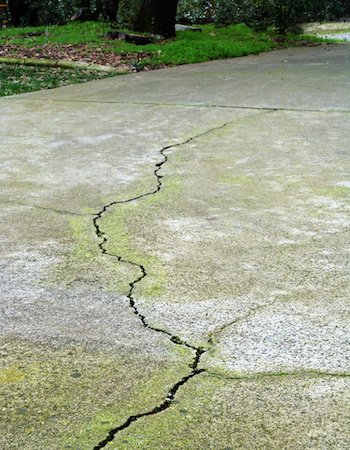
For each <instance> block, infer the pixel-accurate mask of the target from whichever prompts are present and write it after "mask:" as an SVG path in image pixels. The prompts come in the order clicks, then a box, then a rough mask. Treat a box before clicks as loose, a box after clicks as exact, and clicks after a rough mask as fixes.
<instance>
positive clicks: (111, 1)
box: [105, 0, 119, 22]
mask: <svg viewBox="0 0 350 450" xmlns="http://www.w3.org/2000/svg"><path fill="white" fill-rule="evenodd" d="M118 6H119V0H105V11H106V13H107V15H108V18H109V20H110V22H116V21H117V13H118Z"/></svg>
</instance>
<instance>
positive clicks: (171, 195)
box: [99, 177, 182, 298]
mask: <svg viewBox="0 0 350 450" xmlns="http://www.w3.org/2000/svg"><path fill="white" fill-rule="evenodd" d="M177 178H179V177H177ZM177 178H176V177H174V179H171V180H169V182H168V181H167V182H166V187H164V186H163V187H162V189H161V190H160V191H158V192H156V193H154V194H151V195H149V196H147V197H144V198H142V199H137V200H135V201H131V202H128V203H120V204H116V205H113V206H112V207H111V208H110V209H108V210H107V211H106V212H105V213H104V214H103V216H102V217H101V219H99V227H100V229H101V231H102V232H103V233H104V237H106V239H107V242H106V244H105V248H106V251H107V253H108V254H110V255H115V256H117V257H120V258H121V259H122V261H124V262H129V263H131V265H134V264H137V265H140V266H142V267H144V268H145V270H146V273H147V276H146V277H145V278H143V279H142V280H141V281H140V282H139V283H137V285H136V286H135V289H136V290H137V295H139V296H142V297H145V298H152V297H154V296H157V295H159V294H160V293H161V292H162V290H163V286H164V284H165V282H166V279H167V271H166V269H165V267H164V265H163V263H162V262H161V261H160V259H159V258H158V257H157V256H155V255H154V254H152V253H150V251H148V249H149V248H151V247H152V243H153V242H155V241H156V237H155V235H154V231H153V226H152V225H153V223H152V221H151V219H152V214H153V212H154V210H155V209H156V208H157V207H159V204H161V203H163V202H165V203H169V202H172V201H173V200H174V199H175V198H176V197H177V196H178V195H180V192H181V190H182V187H181V183H180V180H179V179H177ZM134 267H135V266H134Z"/></svg>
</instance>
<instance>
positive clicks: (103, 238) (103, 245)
mask: <svg viewBox="0 0 350 450" xmlns="http://www.w3.org/2000/svg"><path fill="white" fill-rule="evenodd" d="M226 125H227V124H226V123H225V124H224V125H221V126H218V127H215V128H212V129H210V130H207V131H205V132H203V133H200V134H198V135H196V136H193V137H190V138H189V139H187V140H186V141H184V142H181V143H177V144H173V145H169V146H167V147H163V148H162V149H161V150H160V154H161V156H162V157H163V161H161V162H158V163H156V164H155V167H156V168H155V170H154V176H155V177H156V188H155V189H154V190H153V191H150V192H146V193H144V194H141V195H139V196H137V197H133V198H129V199H127V200H120V201H115V202H111V203H109V204H108V205H105V206H104V207H103V208H102V209H101V211H100V212H98V213H97V214H96V215H95V216H94V218H93V220H92V221H93V225H94V228H95V233H96V236H97V237H98V238H99V239H100V242H99V244H98V246H99V248H100V250H101V252H102V253H103V254H104V255H108V256H111V257H113V258H116V259H117V260H118V261H119V262H122V263H126V264H129V265H132V266H134V267H138V268H139V270H140V272H141V275H140V276H139V277H138V278H136V279H135V280H133V281H132V282H130V283H129V286H130V289H129V292H128V294H127V298H128V299H129V306H130V308H131V309H132V310H133V311H134V314H135V315H136V316H137V317H138V318H139V319H140V321H141V322H142V324H143V326H144V327H145V328H149V329H150V330H153V331H155V332H157V333H162V334H165V335H167V336H168V337H169V339H170V341H171V342H173V343H174V344H175V345H183V346H185V347H188V348H190V349H192V350H194V351H195V356H194V358H193V362H192V363H191V364H190V368H191V369H192V370H191V372H190V373H189V374H188V375H187V376H185V377H183V378H182V379H181V380H180V381H178V382H177V383H176V384H174V386H173V387H172V388H171V389H170V390H169V392H168V394H167V396H166V398H165V400H164V401H163V402H162V403H161V404H160V405H159V406H157V407H155V408H154V409H152V410H151V411H149V412H146V413H143V414H137V415H132V416H129V418H128V419H127V420H126V421H125V422H124V423H123V424H122V425H120V426H119V427H116V428H113V429H112V430H110V431H109V433H108V436H107V437H106V438H105V439H104V440H103V441H101V442H100V443H99V444H98V445H96V446H95V447H94V449H93V450H100V449H102V448H103V447H105V446H106V445H107V444H108V442H111V441H112V440H113V439H114V436H115V435H116V434H117V433H118V432H119V431H121V430H124V429H125V428H127V427H128V426H129V425H130V424H132V423H133V422H135V421H136V420H138V419H140V418H141V417H145V416H151V415H153V414H158V413H160V412H162V411H164V410H166V409H167V408H169V407H170V406H171V404H172V402H173V400H174V397H175V395H176V393H177V391H178V389H179V388H180V387H181V386H183V385H184V384H185V383H187V381H188V380H190V379H191V378H193V377H195V376H196V375H199V374H200V373H202V372H204V371H205V369H198V366H199V362H200V358H201V356H202V355H203V353H204V352H205V351H206V350H205V349H204V348H203V347H196V346H194V345H191V344H189V343H188V342H186V341H185V340H183V339H181V338H180V337H179V336H176V335H173V334H172V333H170V332H169V331H166V330H163V329H161V328H156V327H153V326H151V325H150V324H149V323H148V322H147V319H146V317H145V316H144V315H143V314H141V313H140V312H139V310H138V308H137V305H136V302H135V299H134V296H133V292H134V289H135V286H136V284H137V283H139V282H140V281H141V280H143V279H144V278H145V277H146V276H147V272H146V269H145V267H144V266H143V265H141V264H137V263H135V262H133V261H128V260H126V259H123V258H122V257H121V256H118V255H114V254H112V253H108V251H107V249H106V244H107V241H108V239H107V237H106V234H105V233H104V232H103V231H102V229H101V227H100V225H99V224H98V221H99V219H101V218H102V216H103V214H104V213H105V212H106V211H107V210H108V209H109V208H110V207H112V206H114V205H117V204H125V203H130V202H132V201H136V200H139V199H141V198H143V197H147V196H150V195H155V194H157V192H159V191H160V190H161V187H162V182H161V179H162V178H163V177H162V176H161V175H159V173H158V172H159V171H160V169H161V168H162V166H163V165H164V164H165V163H166V162H167V160H168V157H167V156H166V155H165V154H164V152H165V151H166V150H169V149H170V148H174V147H179V146H181V145H185V144H187V143H189V142H190V141H192V140H193V139H196V138H198V137H200V136H203V135H205V134H208V133H210V132H212V131H215V130H219V129H221V128H224V127H225V126H226Z"/></svg>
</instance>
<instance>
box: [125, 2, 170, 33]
mask: <svg viewBox="0 0 350 450" xmlns="http://www.w3.org/2000/svg"><path fill="white" fill-rule="evenodd" d="M177 4H178V0H143V2H142V5H141V9H140V11H139V14H138V16H137V19H136V21H135V23H134V30H135V31H146V32H152V33H155V34H160V35H161V36H165V37H172V36H175V17H176V9H177Z"/></svg>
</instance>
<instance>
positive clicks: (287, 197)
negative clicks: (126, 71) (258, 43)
mask: <svg viewBox="0 0 350 450" xmlns="http://www.w3.org/2000/svg"><path fill="white" fill-rule="evenodd" d="M349 56H350V46H349V45H348V44H341V45H339V46H327V47H316V48H305V49H288V50H285V51H279V52H271V53H266V54H262V55H260V56H250V57H246V58H237V59H235V60H227V61H214V62H212V63H205V64H200V65H195V66H183V67H180V68H172V69H167V70H162V71H155V72H149V73H139V74H133V75H128V76H125V77H118V78H113V79H108V80H101V81H97V82H92V83H88V84H85V85H78V86H69V87H64V88H60V89H57V90H53V91H45V92H43V91H42V92H38V93H33V94H25V95H20V96H16V97H11V98H7V99H2V100H1V101H0V110H1V125H0V126H1V150H2V151H1V153H2V157H3V162H2V181H3V188H2V193H3V197H2V211H3V219H2V225H3V226H2V229H3V231H4V232H3V233H2V241H3V250H2V261H3V270H2V274H3V278H2V280H1V291H2V300H1V311H2V316H1V330H0V333H1V337H2V346H1V366H0V383H1V385H0V386H1V389H2V391H1V408H0V413H1V419H0V420H1V429H2V430H4V431H2V433H1V435H0V446H1V448H4V449H10V448H21V449H28V450H29V449H30V450H32V449H34V448H35V449H38V450H39V449H45V450H48V449H49V450H51V449H56V448H72V449H83V450H85V449H92V448H94V446H96V445H97V444H98V442H100V441H102V440H103V439H104V438H106V437H107V434H108V431H109V430H111V429H113V428H116V427H118V426H120V425H122V424H123V423H124V422H125V421H126V420H127V419H128V417H129V416H131V415H138V414H144V413H147V412H150V411H152V410H153V409H154V408H157V406H160V405H161V404H162V403H164V401H165V398H166V396H167V393H168V392H169V389H171V387H172V386H175V385H176V383H178V382H180V381H181V380H182V379H183V378H184V377H186V376H188V375H189V374H191V373H193V370H194V369H193V367H196V368H198V369H204V371H203V372H202V373H198V374H196V373H193V377H191V378H190V379H189V380H188V381H187V382H185V383H184V384H183V385H181V386H180V387H179V389H178V391H176V395H175V400H174V401H173V403H172V404H171V406H170V408H168V409H166V410H164V411H163V412H161V413H158V414H152V415H150V416H145V417H141V418H139V419H138V420H137V421H134V422H132V423H131V425H130V426H129V427H127V428H125V429H124V430H121V431H120V432H118V433H116V434H115V437H114V440H113V441H112V442H110V443H108V444H107V443H106V448H110V449H120V448H125V449H130V450H131V449H138V448H139V449H146V448H149V449H154V448H165V449H174V448H176V449H177V448H178V449H190V448H195V449H197V448H198V449H199V448H200V449H210V448H215V449H216V448H218V449H233V448H256V449H270V448H273V449H284V448H288V449H299V448H300V449H304V448H317V449H325V448H327V449H328V448H350V445H349V442H350V432H349V430H350V427H349V417H350V402H349V397H350V371H349V363H350V349H349V333H350V317H349V315H350V301H349V278H350V276H349V259H350V246H349V223H350V218H349V210H350V206H349V193H350V163H349V147H350V145H349V139H348V130H349V122H350V120H349V113H350V95H349V92H350V80H349V74H350V59H349ZM156 169H157V171H156V173H155V172H154V171H155V170H156ZM159 184H161V185H160V190H159V191H157V186H158V185H159ZM145 194H146V195H145ZM132 199H135V200H132ZM108 205H109V206H108ZM107 206H108V207H107ZM106 207H107V208H106ZM118 257H120V258H121V259H122V260H121V261H118ZM130 283H131V284H130ZM130 289H131V290H130ZM130 300H131V301H132V302H135V305H136V308H137V311H138V313H139V314H141V315H142V316H144V320H145V322H146V323H147V324H148V325H149V326H150V327H152V328H156V329H159V330H163V331H164V332H163V331H158V332H157V331H155V330H154V329H151V328H145V327H144V326H143V325H142V321H141V320H140V316H138V315H136V314H134V313H135V310H134V309H133V308H131V307H130ZM166 333H168V334H166ZM171 336H176V339H173V341H174V340H175V341H177V342H180V340H181V341H182V342H183V344H185V345H179V344H176V342H172V341H171V340H170V337H171ZM199 347H203V348H204V349H205V353H204V354H202V355H201V357H200V359H199V360H198V361H197V362H196V363H195V366H193V358H194V356H195V349H196V348H199ZM189 365H190V366H192V368H190V367H189Z"/></svg>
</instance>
